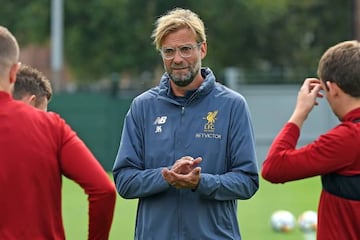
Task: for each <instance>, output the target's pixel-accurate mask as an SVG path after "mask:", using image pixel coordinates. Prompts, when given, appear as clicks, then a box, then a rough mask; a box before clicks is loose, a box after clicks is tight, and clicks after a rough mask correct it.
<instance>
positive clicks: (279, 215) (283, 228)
mask: <svg viewBox="0 0 360 240" xmlns="http://www.w3.org/2000/svg"><path fill="white" fill-rule="evenodd" d="M270 223H271V227H272V229H273V230H274V231H277V232H290V231H292V230H293V229H294V228H295V225H296V219H295V217H294V215H293V214H292V213H291V212H289V211H287V210H277V211H275V212H274V213H273V214H272V215H271V219H270Z"/></svg>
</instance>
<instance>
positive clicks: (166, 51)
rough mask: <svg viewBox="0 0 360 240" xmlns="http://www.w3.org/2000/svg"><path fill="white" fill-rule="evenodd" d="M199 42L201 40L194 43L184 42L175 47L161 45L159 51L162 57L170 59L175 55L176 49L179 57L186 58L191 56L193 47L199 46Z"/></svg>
mask: <svg viewBox="0 0 360 240" xmlns="http://www.w3.org/2000/svg"><path fill="white" fill-rule="evenodd" d="M201 44H202V42H199V43H197V44H195V45H191V44H186V45H183V46H180V47H176V48H173V47H163V48H161V49H160V53H161V56H162V57H163V58H164V59H166V60H171V59H173V58H174V57H175V54H176V50H177V49H178V50H179V53H180V56H181V57H183V58H188V57H191V55H192V54H193V52H194V49H195V48H198V47H200V46H201Z"/></svg>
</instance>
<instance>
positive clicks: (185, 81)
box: [169, 72, 195, 87]
mask: <svg viewBox="0 0 360 240" xmlns="http://www.w3.org/2000/svg"><path fill="white" fill-rule="evenodd" d="M169 76H170V79H171V80H172V81H173V83H175V85H177V86H179V87H186V86H187V85H189V84H190V83H192V81H194V78H195V74H194V73H193V72H189V73H187V74H184V75H181V76H180V77H179V76H175V75H174V74H169Z"/></svg>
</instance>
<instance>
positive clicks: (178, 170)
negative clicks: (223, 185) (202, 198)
mask: <svg viewBox="0 0 360 240" xmlns="http://www.w3.org/2000/svg"><path fill="white" fill-rule="evenodd" d="M201 161H202V158H201V157H198V158H195V159H194V158H192V157H189V156H185V157H182V158H180V159H179V160H177V161H176V162H175V163H174V165H173V166H172V167H171V169H168V168H163V170H162V175H163V177H164V179H165V180H166V181H167V182H168V183H169V184H170V185H171V186H173V187H175V188H179V189H181V188H188V189H196V188H197V186H198V185H199V182H200V172H201V168H200V167H198V165H199V163H200V162H201Z"/></svg>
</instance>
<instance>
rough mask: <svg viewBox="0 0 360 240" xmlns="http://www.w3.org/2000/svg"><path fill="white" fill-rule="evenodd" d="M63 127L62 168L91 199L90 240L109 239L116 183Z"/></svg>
mask: <svg viewBox="0 0 360 240" xmlns="http://www.w3.org/2000/svg"><path fill="white" fill-rule="evenodd" d="M61 124H62V132H61V133H60V135H61V137H60V139H61V145H62V148H61V151H60V153H59V157H60V162H59V164H60V166H61V170H62V171H63V174H64V175H65V176H66V177H68V178H69V179H72V180H73V181H75V182H76V183H78V184H79V185H80V186H81V187H82V188H83V189H84V191H85V193H86V194H87V195H88V201H89V211H88V212H89V226H88V227H89V229H88V238H89V239H108V237H109V233H110V228H111V224H112V220H113V214H114V207H115V200H116V190H115V186H114V183H113V182H112V181H111V178H110V177H109V176H108V174H107V173H106V171H105V170H104V169H103V167H102V166H101V165H100V163H99V162H98V161H97V159H96V158H95V157H94V155H93V154H92V153H91V152H90V150H89V149H88V148H87V147H86V145H85V144H84V143H83V141H81V140H80V139H79V138H78V137H77V136H76V134H75V133H74V132H73V131H72V130H71V129H70V127H69V126H68V125H66V124H65V123H63V122H61Z"/></svg>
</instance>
